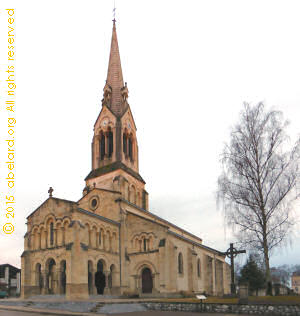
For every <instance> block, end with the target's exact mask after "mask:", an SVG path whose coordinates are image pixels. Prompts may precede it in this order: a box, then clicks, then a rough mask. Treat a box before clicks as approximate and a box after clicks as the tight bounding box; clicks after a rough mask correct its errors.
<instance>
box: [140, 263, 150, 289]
mask: <svg viewBox="0 0 300 316" xmlns="http://www.w3.org/2000/svg"><path fill="white" fill-rule="evenodd" d="M141 278H142V293H152V291H153V277H152V273H151V270H150V268H148V267H144V268H143V270H142V275H141Z"/></svg>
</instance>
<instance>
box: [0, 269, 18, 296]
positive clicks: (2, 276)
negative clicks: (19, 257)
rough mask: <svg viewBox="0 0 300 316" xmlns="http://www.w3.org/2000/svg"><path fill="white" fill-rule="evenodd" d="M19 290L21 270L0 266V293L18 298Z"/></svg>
mask: <svg viewBox="0 0 300 316" xmlns="http://www.w3.org/2000/svg"><path fill="white" fill-rule="evenodd" d="M20 290H21V269H18V268H16V267H14V266H12V265H10V264H0V291H5V292H7V294H8V296H19V295H20Z"/></svg>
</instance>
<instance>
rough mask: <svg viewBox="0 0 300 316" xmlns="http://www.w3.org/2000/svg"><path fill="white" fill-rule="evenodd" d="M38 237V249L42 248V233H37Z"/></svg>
mask: <svg viewBox="0 0 300 316" xmlns="http://www.w3.org/2000/svg"><path fill="white" fill-rule="evenodd" d="M37 239H38V242H37V249H39V250H40V249H41V233H40V232H38V233H37Z"/></svg>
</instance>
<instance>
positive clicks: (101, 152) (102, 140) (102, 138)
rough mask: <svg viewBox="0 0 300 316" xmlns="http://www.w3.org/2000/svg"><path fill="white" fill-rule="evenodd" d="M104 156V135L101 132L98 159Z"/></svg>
mask: <svg viewBox="0 0 300 316" xmlns="http://www.w3.org/2000/svg"><path fill="white" fill-rule="evenodd" d="M104 156H105V136H104V134H103V133H102V132H101V135H100V160H103V159H104Z"/></svg>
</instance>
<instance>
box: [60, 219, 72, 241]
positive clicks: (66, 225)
mask: <svg viewBox="0 0 300 316" xmlns="http://www.w3.org/2000/svg"><path fill="white" fill-rule="evenodd" d="M70 224H71V220H70V218H69V217H66V218H64V219H63V222H62V229H63V245H65V244H67V243H68V242H69V236H68V235H69V234H68V232H69V226H70Z"/></svg>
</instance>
